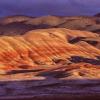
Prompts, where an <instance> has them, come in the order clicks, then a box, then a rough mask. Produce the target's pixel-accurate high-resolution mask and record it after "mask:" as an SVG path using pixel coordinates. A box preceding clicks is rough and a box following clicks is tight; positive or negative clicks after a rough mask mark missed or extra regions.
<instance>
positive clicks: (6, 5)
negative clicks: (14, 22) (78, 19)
mask: <svg viewBox="0 0 100 100" xmlns="http://www.w3.org/2000/svg"><path fill="white" fill-rule="evenodd" d="M96 13H100V0H0V17H3V16H10V15H28V16H45V15H59V16H73V15H74V16H75V15H94V14H96Z"/></svg>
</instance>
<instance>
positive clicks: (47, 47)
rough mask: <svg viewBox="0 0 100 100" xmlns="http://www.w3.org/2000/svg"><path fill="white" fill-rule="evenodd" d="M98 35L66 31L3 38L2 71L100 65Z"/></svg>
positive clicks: (33, 32) (1, 41)
mask: <svg viewBox="0 0 100 100" xmlns="http://www.w3.org/2000/svg"><path fill="white" fill-rule="evenodd" d="M99 45H100V39H99V36H98V34H93V33H91V32H85V31H83V32H82V31H76V30H69V29H64V28H58V29H57V28H54V29H40V30H33V31H30V32H28V33H26V34H24V35H17V36H1V37H0V69H1V73H2V71H3V70H4V71H9V70H18V69H34V68H38V66H49V65H50V66H51V65H52V66H53V65H58V64H71V63H81V62H84V63H90V64H92V65H100V49H99V48H100V46H99Z"/></svg>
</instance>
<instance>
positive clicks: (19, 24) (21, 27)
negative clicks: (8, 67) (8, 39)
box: [0, 16, 100, 35]
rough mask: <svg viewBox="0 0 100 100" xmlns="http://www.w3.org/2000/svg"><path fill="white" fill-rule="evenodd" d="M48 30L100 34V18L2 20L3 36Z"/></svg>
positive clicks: (19, 17) (0, 27)
mask: <svg viewBox="0 0 100 100" xmlns="http://www.w3.org/2000/svg"><path fill="white" fill-rule="evenodd" d="M48 28H67V29H73V30H84V31H91V32H95V33H100V18H99V17H86V16H74V17H58V16H43V17H38V18H36V17H28V16H9V17H5V18H2V19H0V34H1V35H3V34H6V35H14V34H24V33H26V32H28V31H30V30H34V29H48Z"/></svg>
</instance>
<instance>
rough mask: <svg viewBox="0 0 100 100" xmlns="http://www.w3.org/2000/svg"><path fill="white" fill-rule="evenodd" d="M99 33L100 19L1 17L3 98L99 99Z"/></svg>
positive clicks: (1, 84) (0, 63) (16, 99)
mask: <svg viewBox="0 0 100 100" xmlns="http://www.w3.org/2000/svg"><path fill="white" fill-rule="evenodd" d="M93 32H94V33H93ZM99 33H100V18H99V17H90V18H89V17H56V16H47V17H40V18H31V17H27V16H13V17H7V18H3V19H1V20H0V34H1V36H0V93H1V94H0V100H3V99H9V100H11V99H14V100H18V99H19V100H20V99H21V100H22V99H24V100H25V98H26V99H29V98H30V99H29V100H31V98H34V100H45V99H48V100H54V99H58V98H59V100H61V99H62V100H64V99H65V100H66V99H68V100H76V99H77V100H83V99H82V98H84V99H91V100H92V99H93V98H96V100H97V99H98V100H99V99H100V80H99V79H100V34H99ZM58 94H59V95H58ZM93 100H94V99H93Z"/></svg>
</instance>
